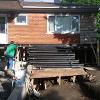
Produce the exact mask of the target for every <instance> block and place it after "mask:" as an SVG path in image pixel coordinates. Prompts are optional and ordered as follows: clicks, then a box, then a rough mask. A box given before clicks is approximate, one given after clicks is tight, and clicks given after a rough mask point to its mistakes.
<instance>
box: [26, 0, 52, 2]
mask: <svg viewBox="0 0 100 100" xmlns="http://www.w3.org/2000/svg"><path fill="white" fill-rule="evenodd" d="M24 1H29V2H30V1H31V2H54V0H24Z"/></svg>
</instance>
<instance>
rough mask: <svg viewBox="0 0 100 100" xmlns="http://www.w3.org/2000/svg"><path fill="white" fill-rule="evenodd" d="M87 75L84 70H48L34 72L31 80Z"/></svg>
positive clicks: (35, 70)
mask: <svg viewBox="0 0 100 100" xmlns="http://www.w3.org/2000/svg"><path fill="white" fill-rule="evenodd" d="M86 74H87V73H86V72H85V71H84V69H83V68H66V69H48V70H45V69H44V70H42V69H40V70H37V69H34V70H32V73H31V75H30V79H32V78H49V77H62V76H77V75H86Z"/></svg>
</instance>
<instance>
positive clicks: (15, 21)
mask: <svg viewBox="0 0 100 100" xmlns="http://www.w3.org/2000/svg"><path fill="white" fill-rule="evenodd" d="M18 16H26V23H18V22H17V20H16V18H17V16H16V17H15V19H14V23H15V25H28V15H27V14H18Z"/></svg>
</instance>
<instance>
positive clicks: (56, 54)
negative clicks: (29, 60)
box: [29, 53, 75, 56]
mask: <svg viewBox="0 0 100 100" xmlns="http://www.w3.org/2000/svg"><path fill="white" fill-rule="evenodd" d="M29 55H30V56H32V55H34V56H35V55H39V56H44V55H46V56H75V54H62V53H54V54H52V53H29Z"/></svg>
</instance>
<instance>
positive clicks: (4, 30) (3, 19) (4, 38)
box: [0, 16, 7, 44]
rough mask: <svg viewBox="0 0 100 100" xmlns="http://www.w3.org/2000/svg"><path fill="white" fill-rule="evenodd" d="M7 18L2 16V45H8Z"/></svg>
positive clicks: (0, 18)
mask: <svg viewBox="0 0 100 100" xmlns="http://www.w3.org/2000/svg"><path fill="white" fill-rule="evenodd" d="M6 23H7V21H6V16H0V44H6V43H7V32H6Z"/></svg>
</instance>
